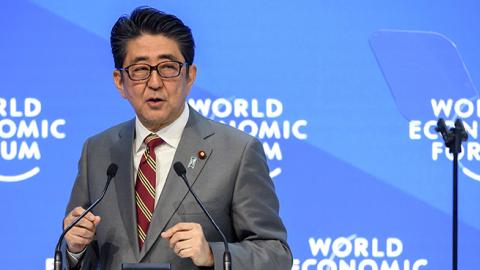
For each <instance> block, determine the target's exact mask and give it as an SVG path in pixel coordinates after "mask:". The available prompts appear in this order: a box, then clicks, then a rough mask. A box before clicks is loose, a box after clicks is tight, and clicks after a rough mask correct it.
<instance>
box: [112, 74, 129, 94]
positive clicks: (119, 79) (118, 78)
mask: <svg viewBox="0 0 480 270" xmlns="http://www.w3.org/2000/svg"><path fill="white" fill-rule="evenodd" d="M113 82H114V83H115V86H116V87H117V90H118V92H119V93H120V95H122V97H123V98H126V97H127V96H126V94H125V90H124V89H123V75H122V72H121V71H120V70H114V71H113Z"/></svg>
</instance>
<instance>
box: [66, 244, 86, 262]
mask: <svg viewBox="0 0 480 270" xmlns="http://www.w3.org/2000/svg"><path fill="white" fill-rule="evenodd" d="M86 250H87V247H85V248H84V249H83V250H82V251H80V252H78V253H73V252H70V251H69V250H68V248H67V254H68V262H69V263H70V265H71V266H76V265H77V264H78V261H80V259H81V258H82V256H83V254H85V251H86Z"/></svg>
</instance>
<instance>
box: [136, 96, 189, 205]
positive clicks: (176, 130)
mask: <svg viewBox="0 0 480 270" xmlns="http://www.w3.org/2000/svg"><path fill="white" fill-rule="evenodd" d="M189 113H190V110H189V108H188V105H187V104H185V108H184V110H183V112H182V113H181V114H180V116H179V117H178V118H177V119H176V120H175V121H173V122H172V123H171V124H170V125H168V126H166V127H164V128H162V129H160V130H158V131H157V132H152V131H150V130H148V129H147V128H146V127H145V126H143V124H142V123H141V122H140V120H138V117H137V118H136V119H135V141H134V143H133V153H132V154H133V173H134V174H133V175H134V176H135V178H134V179H133V181H136V179H137V172H138V166H139V164H140V160H141V159H142V155H143V153H144V152H145V149H147V145H146V144H145V143H144V142H143V141H144V140H145V138H146V137H147V136H148V135H149V134H151V133H155V134H157V135H158V137H160V138H162V139H163V141H165V143H162V144H161V145H159V146H157V147H156V148H155V157H156V159H155V160H156V162H157V168H156V172H157V179H156V182H157V186H156V187H155V206H156V205H157V202H158V198H160V194H161V193H162V190H163V186H164V185H165V181H166V180H167V174H168V171H169V170H170V167H172V162H173V157H174V155H175V151H176V150H177V147H178V144H179V143H180V138H181V137H182V133H183V130H184V129H185V125H187V121H188V116H189Z"/></svg>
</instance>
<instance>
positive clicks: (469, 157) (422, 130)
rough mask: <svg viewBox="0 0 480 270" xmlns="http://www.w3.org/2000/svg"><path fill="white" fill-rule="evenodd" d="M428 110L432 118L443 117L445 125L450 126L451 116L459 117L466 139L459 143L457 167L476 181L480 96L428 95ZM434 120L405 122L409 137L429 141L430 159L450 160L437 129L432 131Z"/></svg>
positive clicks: (479, 152) (478, 176) (479, 155)
mask: <svg viewBox="0 0 480 270" xmlns="http://www.w3.org/2000/svg"><path fill="white" fill-rule="evenodd" d="M430 102H431V106H432V111H433V115H434V117H435V119H438V118H445V119H447V120H446V123H447V125H448V126H450V127H451V126H453V123H454V119H456V118H460V119H462V122H463V125H464V126H465V130H466V132H467V134H468V141H467V142H466V143H464V144H463V145H462V152H461V153H460V154H459V157H458V158H459V165H460V169H461V171H462V172H463V173H464V174H465V175H466V176H468V177H469V178H471V179H472V180H476V181H480V171H479V170H478V162H479V161H480V143H479V141H478V138H479V134H478V132H479V127H478V124H479V123H478V119H479V118H480V99H478V98H477V97H475V98H471V99H468V98H461V99H457V100H454V99H431V101H430ZM436 125H437V120H429V121H423V122H422V121H420V120H411V121H410V122H409V138H410V140H421V139H424V138H425V139H427V140H430V141H431V150H432V152H431V154H432V160H433V161H437V160H439V159H440V158H442V156H443V158H447V159H448V160H453V155H452V154H451V153H450V152H449V151H448V149H446V148H445V145H444V142H443V141H442V140H441V138H440V136H439V134H438V132H436V131H435V127H436Z"/></svg>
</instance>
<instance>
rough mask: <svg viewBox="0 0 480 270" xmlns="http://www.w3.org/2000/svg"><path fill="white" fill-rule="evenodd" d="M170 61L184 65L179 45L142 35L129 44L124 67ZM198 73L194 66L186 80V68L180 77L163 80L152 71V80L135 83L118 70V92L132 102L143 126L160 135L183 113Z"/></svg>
mask: <svg viewBox="0 0 480 270" xmlns="http://www.w3.org/2000/svg"><path fill="white" fill-rule="evenodd" d="M171 60H174V61H179V62H182V63H184V62H185V59H184V58H183V56H182V54H181V53H180V49H179V48H178V45H177V42H176V41H174V40H173V39H170V38H167V37H165V36H162V35H150V34H143V35H141V36H140V37H138V38H136V39H133V40H130V41H128V43H127V54H126V56H125V61H124V63H123V67H124V68H125V67H127V66H130V65H132V64H149V65H151V66H155V65H157V64H158V63H160V62H164V61H171ZM196 71H197V69H196V66H195V65H191V66H190V67H189V69H188V73H189V74H188V76H187V68H186V65H183V67H182V69H181V72H180V75H179V76H178V77H175V78H168V79H165V78H161V77H160V76H159V74H158V73H157V72H156V71H155V70H153V71H152V74H151V75H150V78H148V79H146V80H142V81H133V80H131V79H130V78H129V77H128V75H127V73H126V71H118V70H115V71H114V72H113V79H114V81H115V85H116V87H117V88H118V91H119V92H120V94H121V95H122V96H123V97H124V98H126V99H127V100H128V101H129V102H130V104H131V105H132V107H133V108H134V110H135V113H136V114H137V117H138V118H139V120H140V121H141V122H142V124H143V125H144V126H145V127H146V128H148V129H149V130H150V131H157V130H158V129H160V128H163V127H165V126H167V125H169V124H170V123H172V122H173V121H175V119H177V118H178V117H179V116H180V114H181V113H182V111H183V109H184V106H185V99H186V97H187V95H188V93H189V92H190V88H191V87H192V85H193V82H194V81H195V76H196ZM121 73H123V74H121Z"/></svg>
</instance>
